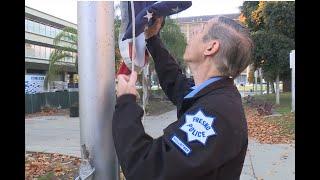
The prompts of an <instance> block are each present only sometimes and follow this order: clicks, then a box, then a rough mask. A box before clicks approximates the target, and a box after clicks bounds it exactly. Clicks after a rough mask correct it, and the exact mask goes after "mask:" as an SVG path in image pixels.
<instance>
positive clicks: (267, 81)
mask: <svg viewBox="0 0 320 180" xmlns="http://www.w3.org/2000/svg"><path fill="white" fill-rule="evenodd" d="M267 94H269V81H267Z"/></svg>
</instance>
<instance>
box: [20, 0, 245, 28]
mask: <svg viewBox="0 0 320 180" xmlns="http://www.w3.org/2000/svg"><path fill="white" fill-rule="evenodd" d="M115 3H119V1H116V2H115ZM242 3H243V0H194V1H192V6H191V7H190V8H189V9H187V10H185V11H182V12H181V13H179V14H177V15H174V17H178V18H179V17H188V16H202V15H215V14H230V13H239V12H240V10H239V6H241V5H242ZM25 4H26V6H29V7H31V8H34V9H37V10H39V11H43V12H45V13H47V14H50V15H53V16H56V17H58V18H61V19H64V20H67V21H70V22H72V23H77V0H25Z"/></svg>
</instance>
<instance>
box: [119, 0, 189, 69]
mask: <svg viewBox="0 0 320 180" xmlns="http://www.w3.org/2000/svg"><path fill="white" fill-rule="evenodd" d="M191 5H192V2H191V1H135V2H134V12H135V37H136V44H135V45H136V49H135V51H134V52H133V48H132V37H133V36H132V28H133V24H132V17H131V2H129V1H121V2H120V10H121V27H120V33H119V49H120V54H121V57H122V58H123V62H122V64H121V65H120V69H119V70H118V74H130V73H131V71H130V68H131V62H132V53H134V56H135V60H134V64H135V68H137V71H140V70H141V69H142V68H143V67H144V65H145V64H146V63H147V62H148V58H149V54H148V52H147V50H146V46H145V37H144V33H143V32H144V27H145V26H146V25H148V26H152V25H153V23H154V22H155V19H154V17H165V16H170V15H172V14H176V13H179V12H181V11H183V10H185V9H187V8H189V7H190V6H191Z"/></svg>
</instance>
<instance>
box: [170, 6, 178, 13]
mask: <svg viewBox="0 0 320 180" xmlns="http://www.w3.org/2000/svg"><path fill="white" fill-rule="evenodd" d="M171 10H172V11H173V12H175V13H177V12H178V11H179V7H178V6H177V7H176V8H173V9H171Z"/></svg>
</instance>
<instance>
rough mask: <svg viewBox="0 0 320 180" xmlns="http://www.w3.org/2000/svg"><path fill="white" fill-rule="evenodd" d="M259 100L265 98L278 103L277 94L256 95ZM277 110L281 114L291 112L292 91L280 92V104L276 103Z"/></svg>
mask: <svg viewBox="0 0 320 180" xmlns="http://www.w3.org/2000/svg"><path fill="white" fill-rule="evenodd" d="M254 97H255V98H256V99H257V100H263V101H267V102H270V103H272V104H274V105H275V104H276V95H275V94H264V95H255V96H254ZM275 110H276V111H277V112H278V113H280V114H286V113H290V112H291V93H280V105H275Z"/></svg>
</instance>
